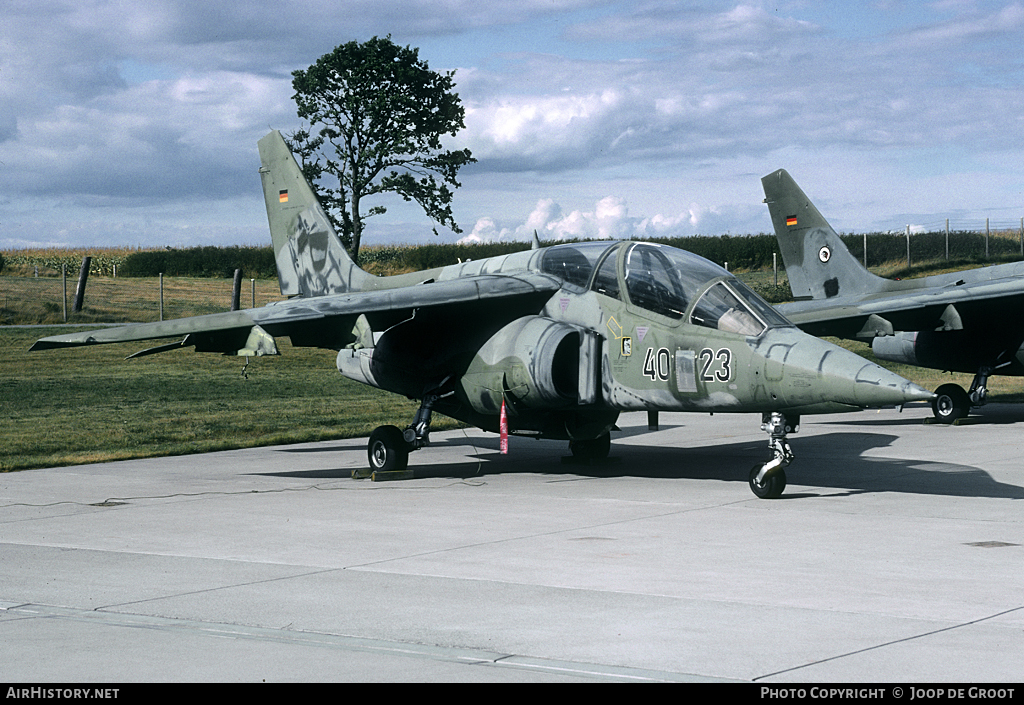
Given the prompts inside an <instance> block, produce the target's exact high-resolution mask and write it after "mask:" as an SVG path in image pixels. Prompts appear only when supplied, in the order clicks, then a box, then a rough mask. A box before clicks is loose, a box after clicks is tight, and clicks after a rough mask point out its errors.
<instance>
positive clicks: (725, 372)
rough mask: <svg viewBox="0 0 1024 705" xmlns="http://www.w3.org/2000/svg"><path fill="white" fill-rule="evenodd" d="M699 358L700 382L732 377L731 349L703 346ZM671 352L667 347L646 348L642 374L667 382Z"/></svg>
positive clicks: (717, 380)
mask: <svg viewBox="0 0 1024 705" xmlns="http://www.w3.org/2000/svg"><path fill="white" fill-rule="evenodd" d="M698 357H699V358H700V364H701V371H700V378H701V381H702V382H728V381H729V380H730V379H732V350H730V349H729V348H721V349H719V350H718V351H717V352H716V351H714V350H712V349H711V348H704V349H703V350H701V351H700V354H699V355H698ZM671 365H672V353H671V352H669V350H668V348H659V349H658V350H657V351H655V350H654V348H647V355H646V356H644V375H646V376H647V377H650V378H651V379H652V380H655V381H658V380H661V381H662V382H667V381H668V379H669V374H670V372H671Z"/></svg>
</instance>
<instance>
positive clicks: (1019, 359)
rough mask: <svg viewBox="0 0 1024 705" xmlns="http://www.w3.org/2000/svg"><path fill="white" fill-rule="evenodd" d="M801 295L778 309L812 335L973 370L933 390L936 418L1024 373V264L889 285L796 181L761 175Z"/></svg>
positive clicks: (907, 359)
mask: <svg viewBox="0 0 1024 705" xmlns="http://www.w3.org/2000/svg"><path fill="white" fill-rule="evenodd" d="M761 184H762V186H763V187H764V194H765V203H767V204H768V211H769V212H770V213H771V218H772V225H773V226H774V228H775V237H776V239H777V240H778V242H779V249H780V250H781V251H782V259H783V262H784V263H785V266H786V274H787V275H788V276H789V284H790V287H791V288H792V290H793V296H794V298H795V299H796V301H794V302H793V303H787V304H780V305H778V306H776V308H777V309H778V310H779V311H781V312H782V313H783V314H784V315H785V316H786V317H787V318H789V320H791V321H793V322H794V323H795V324H796V325H797V326H799V327H800V328H801V329H802V330H804V331H806V332H808V333H812V334H813V335H825V336H836V337H840V338H846V339H850V340H861V341H863V342H866V343H868V344H870V345H871V349H872V351H873V352H874V354H875V355H876V356H877V357H878V358H880V359H882V360H889V361H892V362H901V363H905V364H909V365H916V366H918V367H927V368H932V369H937V370H948V371H951V372H968V373H973V374H974V380H973V382H972V384H971V387H970V390H968V391H964V389H963V387H961V386H959V385H957V384H944V385H942V386H940V387H939V388H938V389H937V390H936V397H935V399H934V400H933V401H932V408H933V411H934V413H935V417H936V419H938V420H939V421H941V422H943V423H953V422H955V421H956V420H958V419H961V418H964V417H966V416H967V415H968V413H969V412H970V409H971V407H972V406H981V405H982V404H984V403H985V400H986V396H987V393H988V390H987V386H986V385H987V384H988V378H989V376H990V375H993V374H997V375H1018V376H1019V375H1024V325H1022V324H1021V320H1024V263H1021V262H1017V263H1012V264H1001V265H994V266H991V267H982V268H978V269H971V270H965V271H961V272H954V273H951V274H938V275H935V276H930V277H923V278H921V279H905V280H901V281H893V280H890V279H884V278H882V277H878V276H876V275H874V274H872V273H871V272H869V271H868V270H867V269H865V268H864V267H863V266H862V265H861V263H860V262H859V261H858V260H857V259H856V258H855V257H854V256H853V255H851V254H850V251H849V250H848V249H847V248H846V245H844V244H843V241H842V240H841V239H840V238H839V236H838V235H837V234H836V231H835V230H833V229H832V226H830V225H829V224H828V221H826V220H825V218H824V217H823V216H822V215H821V213H820V212H818V209H817V208H815V206H814V204H813V203H811V201H810V199H808V198H807V196H806V195H804V192H803V191H802V190H801V189H800V187H799V186H797V184H796V182H795V181H794V180H793V178H792V177H791V176H790V175H789V174H788V173H786V171H785V170H783V169H780V170H779V171H776V172H774V173H772V174H769V175H768V176H765V177H764V178H762V179H761Z"/></svg>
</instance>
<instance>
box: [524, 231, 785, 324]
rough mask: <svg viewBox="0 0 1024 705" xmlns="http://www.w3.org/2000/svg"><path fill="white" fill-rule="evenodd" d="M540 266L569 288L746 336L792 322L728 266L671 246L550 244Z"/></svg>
mask: <svg viewBox="0 0 1024 705" xmlns="http://www.w3.org/2000/svg"><path fill="white" fill-rule="evenodd" d="M540 268H541V271H543V272H546V273H548V274H553V275H555V276H557V277H559V278H561V279H564V280H565V281H566V282H567V283H568V284H570V285H572V286H574V287H578V288H580V289H590V290H591V291H594V292H596V293H598V294H603V295H604V296H609V297H611V298H614V299H618V300H620V301H622V302H624V303H627V304H631V305H633V306H634V307H636V308H638V309H641V310H642V311H644V312H647V313H653V314H655V315H657V316H659V317H664V318H667V319H670V320H671V321H686V322H688V323H691V324H693V325H697V326H704V327H706V328H713V329H715V330H720V331H724V332H728V333H736V334H739V335H743V336H748V337H749V336H759V335H761V333H763V332H764V331H765V330H767V329H768V328H775V327H782V326H791V325H792V324H791V323H790V322H789V321H787V320H786V318H785V317H783V316H782V315H781V314H779V313H778V312H777V311H776V310H775V309H774V308H772V306H771V305H770V304H768V303H767V302H766V301H765V300H764V299H762V298H761V297H760V296H758V295H757V294H755V293H754V292H753V291H751V290H750V289H749V288H748V287H747V286H746V285H745V284H743V283H742V282H740V281H739V280H738V279H736V278H735V277H734V276H733V275H731V274H730V273H729V272H728V270H726V269H723V268H722V267H719V266H718V265H716V264H714V263H713V262H709V261H708V260H706V259H704V258H703V257H700V256H698V255H695V254H693V253H691V252H686V251H685V250H679V249H676V248H674V247H668V246H664V245H658V244H653V243H644V242H616V243H608V242H585V243H574V244H566V245H556V246H554V247H550V248H548V249H546V250H545V251H544V254H543V256H542V258H541V261H540ZM666 323H667V322H666Z"/></svg>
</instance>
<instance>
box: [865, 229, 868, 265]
mask: <svg viewBox="0 0 1024 705" xmlns="http://www.w3.org/2000/svg"><path fill="white" fill-rule="evenodd" d="M867 268H868V234H867V233H864V269H867Z"/></svg>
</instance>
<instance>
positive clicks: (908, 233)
mask: <svg viewBox="0 0 1024 705" xmlns="http://www.w3.org/2000/svg"><path fill="white" fill-rule="evenodd" d="M907 269H910V226H909V225H908V226H907Z"/></svg>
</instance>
